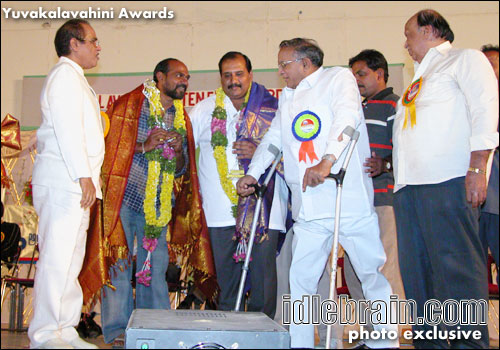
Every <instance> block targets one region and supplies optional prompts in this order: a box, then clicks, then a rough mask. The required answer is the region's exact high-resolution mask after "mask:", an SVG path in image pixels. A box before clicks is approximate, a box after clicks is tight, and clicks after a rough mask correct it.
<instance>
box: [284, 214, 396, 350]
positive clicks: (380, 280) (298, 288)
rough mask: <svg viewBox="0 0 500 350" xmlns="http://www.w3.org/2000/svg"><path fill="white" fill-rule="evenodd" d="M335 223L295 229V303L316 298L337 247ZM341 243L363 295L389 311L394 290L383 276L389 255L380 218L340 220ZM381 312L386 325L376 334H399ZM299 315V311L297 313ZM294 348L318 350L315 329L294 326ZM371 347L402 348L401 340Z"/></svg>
mask: <svg viewBox="0 0 500 350" xmlns="http://www.w3.org/2000/svg"><path fill="white" fill-rule="evenodd" d="M333 228H334V219H322V220H313V221H307V222H306V221H301V220H299V221H297V222H296V223H295V224H294V226H293V231H294V236H293V243H292V244H293V247H292V250H293V254H292V265H291V267H290V291H291V298H292V303H293V302H294V301H298V300H301V299H302V296H304V295H314V294H316V293H317V291H318V283H319V279H320V277H321V275H322V274H323V271H324V269H325V264H326V262H327V260H328V256H329V254H330V252H331V249H332V245H333ZM339 242H340V244H341V245H342V247H343V248H344V250H345V251H346V252H347V254H349V257H350V258H351V263H352V265H353V267H354V270H355V271H356V274H357V275H358V277H359V279H360V281H361V284H362V289H363V293H364V295H365V296H366V298H367V299H368V300H382V301H385V302H386V305H388V306H387V307H389V305H390V304H389V301H390V295H391V293H392V290H391V286H390V284H389V282H388V281H387V279H386V278H385V277H384V275H383V274H382V273H381V272H380V270H381V268H382V266H383V265H384V263H385V253H384V247H383V246H382V242H381V241H380V234H379V228H378V220H377V214H376V213H375V212H372V213H371V214H370V215H367V216H358V217H342V218H341V220H340V232H339ZM383 310H384V309H382V310H381V314H382V320H381V321H382V322H381V324H380V325H375V327H374V329H375V330H379V331H380V330H382V329H386V330H387V332H389V331H396V332H397V330H398V327H397V325H385V324H383V323H385V322H386V320H387V315H386V313H384V312H383ZM294 312H298V309H297V310H296V309H294ZM304 314H305V315H308V314H309V310H308V304H307V303H305V304H304ZM290 337H291V343H292V344H291V346H292V348H314V325H313V324H311V323H310V322H309V323H305V324H297V325H296V324H293V323H292V324H291V325H290ZM365 343H366V345H367V346H369V347H377V348H387V347H399V340H398V339H395V340H388V339H387V340H378V341H366V342H365Z"/></svg>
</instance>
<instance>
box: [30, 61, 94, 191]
mask: <svg viewBox="0 0 500 350" xmlns="http://www.w3.org/2000/svg"><path fill="white" fill-rule="evenodd" d="M40 104H41V108H42V123H41V125H40V128H39V129H38V131H37V156H36V159H35V164H34V166H33V177H32V183H33V184H35V185H44V186H49V187H56V188H61V189H64V190H67V191H70V192H76V193H81V192H82V190H81V187H80V183H79V179H80V178H82V177H91V178H92V181H93V183H94V186H95V188H96V196H97V198H102V192H101V187H100V184H99V176H100V172H101V166H102V163H103V160H104V134H103V130H102V122H101V114H100V110H99V102H98V100H97V96H96V94H95V92H94V90H92V88H91V87H90V85H89V84H88V82H87V79H86V78H85V76H84V75H83V69H82V67H80V66H79V65H78V64H77V63H76V62H74V61H72V60H71V59H69V58H67V57H61V58H60V59H59V62H58V63H57V64H56V65H55V66H54V67H53V68H52V70H51V71H50V72H49V74H48V75H47V78H46V79H45V82H44V85H43V88H42V93H41V96H40Z"/></svg>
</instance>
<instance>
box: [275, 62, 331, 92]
mask: <svg viewBox="0 0 500 350" xmlns="http://www.w3.org/2000/svg"><path fill="white" fill-rule="evenodd" d="M324 70H325V69H324V68H323V67H319V68H318V69H317V70H316V71H315V72H314V73H311V74H309V75H308V76H307V77H305V78H304V79H302V80H301V81H300V83H299V85H297V87H296V88H295V89H292V88H289V87H288V86H285V88H284V89H283V91H282V92H281V93H282V94H284V95H285V97H289V96H291V94H293V93H294V92H295V90H296V89H297V88H298V87H299V86H304V87H305V88H310V87H312V86H314V84H316V82H317V81H318V79H319V77H320V76H321V73H322V72H323V71H324Z"/></svg>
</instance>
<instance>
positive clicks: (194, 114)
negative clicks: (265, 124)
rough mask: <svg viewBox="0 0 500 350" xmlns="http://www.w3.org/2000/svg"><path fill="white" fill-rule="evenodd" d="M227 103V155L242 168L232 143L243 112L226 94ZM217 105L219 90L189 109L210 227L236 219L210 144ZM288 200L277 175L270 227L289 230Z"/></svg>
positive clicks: (231, 165)
mask: <svg viewBox="0 0 500 350" xmlns="http://www.w3.org/2000/svg"><path fill="white" fill-rule="evenodd" d="M224 107H225V110H226V114H227V120H226V136H227V141H228V143H227V147H226V157H227V165H228V170H229V171H231V170H238V169H239V165H238V159H237V158H236V154H234V153H233V147H232V145H233V142H235V141H236V124H237V122H238V118H239V114H240V112H239V111H237V110H236V108H235V107H234V106H233V103H232V102H231V99H230V98H229V97H227V96H226V97H225V98H224ZM214 108H215V94H214V95H212V96H210V97H207V98H206V99H204V100H203V101H200V102H199V103H198V104H196V106H194V107H193V109H192V110H191V112H190V113H189V117H190V119H191V123H192V125H193V137H194V141H195V145H196V147H199V149H200V153H199V159H198V178H199V180H200V187H201V194H202V200H203V210H204V211H205V216H206V218H207V225H208V227H226V226H234V225H236V220H235V218H234V217H233V215H232V211H231V202H230V201H229V198H228V197H227V195H226V193H225V192H224V190H223V189H222V185H221V183H220V178H219V173H218V171H217V164H216V162H215V158H214V151H213V148H212V145H211V144H210V141H211V139H212V132H211V130H210V125H211V121H212V113H213V111H214ZM275 119H276V118H275ZM236 182H238V178H234V179H233V184H234V185H236ZM287 200H288V196H287V189H286V185H285V183H284V181H283V179H282V178H281V177H280V176H276V182H275V189H274V199H273V204H272V207H271V213H270V218H269V228H270V229H275V230H280V231H284V230H285V219H286V210H287Z"/></svg>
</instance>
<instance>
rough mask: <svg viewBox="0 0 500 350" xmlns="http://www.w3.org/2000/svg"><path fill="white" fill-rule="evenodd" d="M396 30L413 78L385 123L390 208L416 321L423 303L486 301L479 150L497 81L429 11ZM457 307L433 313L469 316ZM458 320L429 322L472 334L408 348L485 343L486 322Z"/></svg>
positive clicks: (490, 139) (488, 142) (492, 116)
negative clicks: (388, 127)
mask: <svg viewBox="0 0 500 350" xmlns="http://www.w3.org/2000/svg"><path fill="white" fill-rule="evenodd" d="M404 35H405V36H406V42H405V48H406V49H407V50H408V53H409V54H410V56H411V57H412V58H413V60H414V61H415V75H414V77H413V79H412V84H410V86H409V87H408V89H407V90H406V92H405V94H404V95H403V97H402V99H401V100H400V101H399V102H398V103H399V105H398V111H397V113H396V117H395V120H394V128H393V143H394V150H393V160H394V177H395V186H394V192H395V194H394V211H395V214H396V224H397V232H398V248H399V253H400V255H399V263H400V268H401V277H402V278H403V284H404V288H405V293H406V297H407V298H408V299H413V300H415V301H416V302H417V317H422V316H424V315H425V312H426V311H429V310H428V309H426V302H427V301H428V300H430V299H435V300H437V301H438V302H441V303H443V302H445V301H449V300H453V301H459V300H477V301H480V303H483V305H484V303H486V305H487V299H488V289H487V286H488V281H487V276H486V271H487V270H486V264H485V262H486V257H485V255H484V252H483V248H482V244H481V240H480V238H479V225H478V220H479V206H480V205H481V203H483V202H484V200H485V198H486V174H487V160H488V156H489V154H490V152H491V150H492V149H493V148H495V147H496V146H497V145H498V132H497V124H498V86H497V80H496V79H495V75H494V73H493V69H492V68H491V66H490V64H489V62H488V60H487V59H486V57H485V56H484V55H483V54H482V53H481V52H480V51H478V50H472V49H455V48H453V47H452V46H451V42H452V41H453V39H454V34H453V31H452V30H451V29H450V26H449V25H448V23H447V21H446V20H445V19H444V18H443V16H441V15H440V14H439V13H438V12H436V11H434V10H422V11H419V12H418V13H416V14H415V15H413V16H412V17H411V18H410V19H409V20H408V21H407V22H406V25H405V29H404ZM485 300H486V302H485ZM469 306H470V305H469ZM457 308H458V306H457ZM457 308H451V309H450V308H444V309H443V310H440V311H442V319H443V320H450V317H451V319H454V318H453V317H454V316H456V315H457V314H462V315H464V313H463V312H464V311H465V312H467V313H466V315H468V316H470V315H471V314H470V312H471V310H470V309H469V310H457ZM478 309H479V307H478ZM473 311H474V312H479V311H480V310H473ZM483 311H485V312H486V313H487V312H488V311H487V310H483ZM458 312H460V313H458ZM482 316H484V314H483V315H482ZM466 322H467V321H465V320H459V322H458V323H457V324H455V325H453V326H451V325H450V326H449V325H444V324H442V323H441V324H439V325H438V327H440V328H441V329H443V328H444V329H446V330H448V331H449V330H454V331H457V330H460V331H465V332H470V333H471V334H472V332H474V333H475V332H477V331H480V332H481V338H480V339H476V338H475V337H469V338H468V339H463V338H462V339H456V338H455V339H452V338H451V337H449V338H448V339H441V337H439V339H419V340H414V346H415V348H417V349H419V348H422V349H438V348H439V349H446V348H450V347H451V348H462V349H465V348H483V349H484V348H488V342H489V337H488V327H487V325H467V324H466ZM414 330H416V331H423V332H427V331H432V330H433V326H432V325H429V324H423V325H415V326H414ZM445 334H446V333H445Z"/></svg>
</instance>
